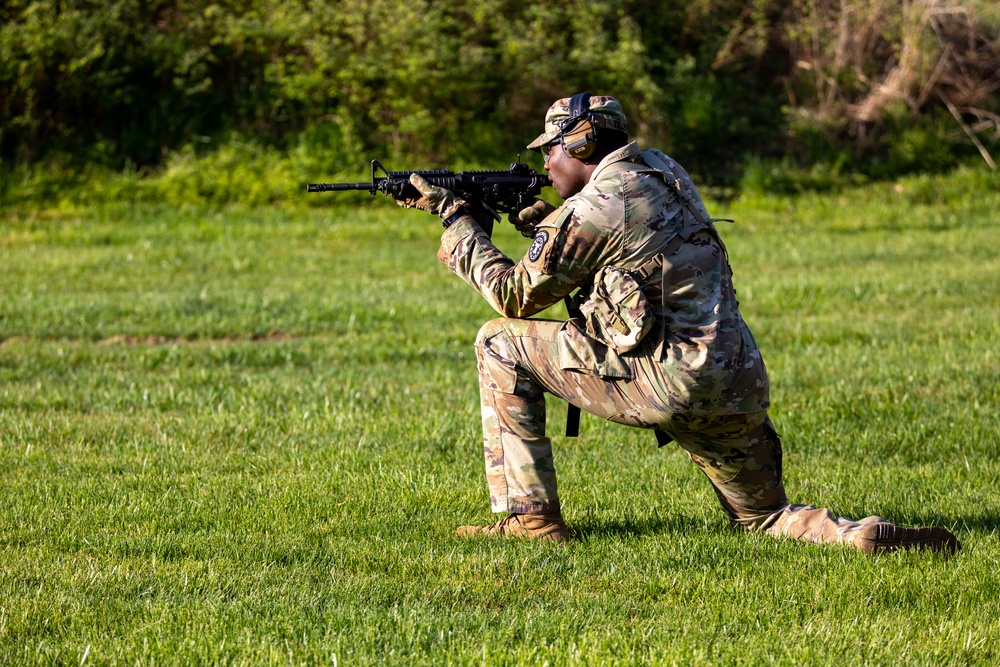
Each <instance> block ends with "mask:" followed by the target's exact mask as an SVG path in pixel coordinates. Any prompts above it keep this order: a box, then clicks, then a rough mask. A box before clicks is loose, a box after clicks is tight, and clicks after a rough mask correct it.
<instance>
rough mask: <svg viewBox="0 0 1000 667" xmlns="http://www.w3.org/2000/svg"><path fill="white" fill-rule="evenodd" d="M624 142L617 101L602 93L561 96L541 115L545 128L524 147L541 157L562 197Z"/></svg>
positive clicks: (625, 136) (577, 187)
mask: <svg viewBox="0 0 1000 667" xmlns="http://www.w3.org/2000/svg"><path fill="white" fill-rule="evenodd" d="M627 143H628V134H627V133H626V132H625V112H624V111H622V105H621V103H620V102H619V101H618V100H616V99H615V98H613V97H608V96H606V95H591V94H590V93H580V94H578V95H574V96H573V97H564V98H562V99H560V100H557V101H556V103H555V104H553V105H552V106H551V107H549V110H548V112H547V113H546V114H545V131H544V132H542V133H541V134H540V135H538V137H537V138H536V139H535V140H534V141H532V142H531V143H530V144H528V148H529V149H530V150H533V151H538V152H540V153H542V154H543V155H544V156H545V168H546V169H547V170H548V171H549V176H550V178H551V179H552V184H553V186H554V187H555V188H556V190H557V191H558V192H559V195H560V196H561V197H563V198H566V197H569V196H571V195H574V194H576V193H577V192H579V191H580V190H581V189H583V186H584V185H586V183H587V181H588V180H590V174H591V173H593V170H594V167H596V166H597V164H598V163H599V162H600V161H601V160H602V159H603V158H604V157H605V156H607V155H608V154H609V153H612V152H614V151H615V150H617V149H619V148H621V147H622V146H624V145H625V144H627Z"/></svg>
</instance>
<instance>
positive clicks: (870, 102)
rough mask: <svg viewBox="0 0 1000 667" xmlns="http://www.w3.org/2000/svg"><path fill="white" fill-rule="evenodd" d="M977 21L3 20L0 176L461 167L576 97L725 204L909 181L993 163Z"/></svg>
mask: <svg viewBox="0 0 1000 667" xmlns="http://www.w3.org/2000/svg"><path fill="white" fill-rule="evenodd" d="M996 13H997V10H996V8H995V7H993V5H992V4H991V3H987V2H980V1H979V0H966V1H965V2H964V3H963V2H954V3H946V2H944V1H943V0H880V1H878V2H875V3H861V2H852V1H850V0H844V1H838V2H833V1H832V0H692V1H690V2H688V3H684V4H679V3H662V2H652V1H651V0H594V1H591V2H582V3H557V2H549V1H546V0H494V1H492V2H487V1H485V0H455V1H451V2H440V1H439V0H405V1H404V0H366V2H361V3H358V2H346V1H341V0H298V1H297V2H292V3H288V2H278V1H277V0H218V1H213V0H102V1H101V2H97V1H96V0H8V1H7V2H6V3H4V5H3V6H2V7H0V21H2V25H0V128H2V129H0V159H2V160H3V162H4V163H5V164H6V165H8V166H10V165H12V164H26V163H37V162H39V161H44V160H50V159H53V157H54V156H58V157H60V158H61V159H64V160H71V161H76V162H88V163H94V162H96V163H100V164H104V165H108V166H112V167H116V168H120V167H122V166H126V165H137V166H139V167H145V166H151V167H155V166H158V165H162V164H163V163H164V162H165V161H166V159H167V157H168V155H170V154H171V153H172V152H175V151H178V150H181V149H184V148H187V149H188V150H195V151H199V150H207V149H211V148H212V147H215V146H218V145H219V143H220V142H222V143H225V142H227V141H232V140H233V139H232V137H234V136H240V137H253V138H254V140H255V141H260V142H264V143H265V144H267V145H268V146H271V147H274V148H276V149H279V150H293V149H295V148H296V147H297V146H298V147H301V146H309V147H310V148H311V149H312V150H319V151H322V152H323V155H324V156H325V158H326V159H329V160H341V161H351V162H355V163H357V162H360V161H361V160H363V159H364V158H365V157H368V156H371V155H372V154H380V155H391V156H393V157H394V158H398V159H410V160H421V161H423V162H432V163H443V162H452V163H456V162H457V163H462V162H465V163H474V162H477V161H481V160H493V159H498V158H500V157H501V156H502V157H504V158H509V157H511V156H512V155H513V153H515V152H516V151H517V150H518V149H520V147H521V146H523V145H524V144H526V143H527V142H528V141H529V140H530V139H531V138H532V137H533V136H534V135H535V134H537V132H538V131H539V129H540V125H541V122H540V121H541V117H542V114H543V113H544V110H545V109H546V108H547V107H548V105H549V104H551V102H552V101H553V100H555V99H556V98H558V97H562V96H566V95H570V94H573V93H575V92H578V91H580V90H590V91H591V92H594V93H610V94H614V95H616V96H617V97H619V98H620V99H621V100H622V101H623V103H624V105H625V107H626V111H627V113H628V114H629V120H630V129H631V132H632V134H633V135H635V136H636V137H637V138H639V139H640V140H642V141H644V142H646V143H649V144H657V145H660V146H661V147H663V148H665V149H667V150H670V151H673V152H675V153H676V154H678V155H684V156H690V157H688V160H687V161H688V162H689V163H692V164H695V163H696V164H697V165H698V167H697V169H698V170H699V171H701V172H702V174H703V175H704V176H708V177H711V178H715V179H716V180H718V181H720V182H726V181H731V180H732V179H733V178H735V177H736V176H737V175H738V174H739V172H740V171H741V169H742V167H743V166H744V165H745V164H746V162H747V161H748V160H750V159H754V158H758V159H759V158H761V157H763V158H782V157H784V158H785V159H790V160H794V161H797V162H799V163H809V162H812V161H816V160H827V161H832V162H837V163H838V164H842V163H844V162H845V161H846V160H852V161H858V162H859V164H868V165H871V164H876V163H878V164H882V165H883V167H884V168H885V169H886V170H888V171H892V170H893V169H896V170H902V171H905V170H908V169H911V168H914V167H915V165H916V164H917V163H918V162H920V160H919V159H918V156H919V155H920V154H922V153H924V152H925V151H926V150H928V149H930V148H933V149H934V155H935V157H936V158H937V159H938V160H944V161H945V162H947V161H948V160H950V159H953V156H954V155H955V153H956V151H957V152H961V151H962V150H972V149H971V148H970V147H972V146H974V145H975V146H976V148H977V149H978V150H979V151H980V153H981V154H984V156H985V155H987V154H988V153H989V148H990V146H992V145H995V144H996V141H997V136H998V131H1000V122H998V121H1000V116H998V115H997V114H998V113H1000V103H998V96H997V90H998V88H1000V76H998V74H997V71H998V70H1000V56H998V52H1000V49H998V34H1000V28H998V24H1000V18H998V17H997V15H996ZM942 118H943V119H944V120H942ZM962 146H965V147H966V148H965V149H963V148H962ZM893 151H895V153H893ZM893 155H896V162H895V163H893V162H892V156H893ZM900 155H910V156H911V157H910V158H908V159H909V162H908V161H907V159H899V156H900ZM866 156H867V157H872V156H874V157H875V162H874V163H873V162H871V160H869V161H868V162H867V163H864V162H863V159H864V158H865V157H866ZM879 160H881V162H879ZM838 161H839V162H838Z"/></svg>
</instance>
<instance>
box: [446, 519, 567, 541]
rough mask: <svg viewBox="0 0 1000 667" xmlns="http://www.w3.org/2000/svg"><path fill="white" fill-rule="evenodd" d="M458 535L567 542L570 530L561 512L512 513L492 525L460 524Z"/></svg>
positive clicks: (456, 532)
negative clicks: (567, 528)
mask: <svg viewBox="0 0 1000 667" xmlns="http://www.w3.org/2000/svg"><path fill="white" fill-rule="evenodd" d="M455 534H456V535H459V536H461V537H469V536H472V535H490V536H502V537H527V538H532V539H538V540H551V541H552V542H565V541H566V540H568V539H569V531H568V530H566V523H565V522H564V521H563V518H562V514H561V513H559V512H549V513H547V514H543V513H531V514H511V515H510V516H507V517H505V518H503V519H500V520H499V521H497V522H496V523H494V524H492V525H490V526H459V528H458V529H457V530H456V531H455Z"/></svg>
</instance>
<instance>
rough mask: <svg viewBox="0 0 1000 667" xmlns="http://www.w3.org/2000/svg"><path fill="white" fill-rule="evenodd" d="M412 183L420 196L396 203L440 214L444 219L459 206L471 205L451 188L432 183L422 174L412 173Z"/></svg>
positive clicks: (399, 200)
mask: <svg viewBox="0 0 1000 667" xmlns="http://www.w3.org/2000/svg"><path fill="white" fill-rule="evenodd" d="M410 185H412V186H413V187H415V188H416V189H417V191H418V192H419V193H420V197H418V198H416V199H414V198H409V197H408V198H406V199H397V200H396V203H397V204H399V205H400V206H402V207H403V208H419V209H420V210H421V211H427V212H428V213H433V214H435V215H439V216H441V218H442V219H444V218H448V217H449V216H451V215H452V214H453V213H455V211H457V210H458V209H459V208H461V207H463V206H464V207H466V208H468V206H469V203H468V202H467V201H465V200H464V199H460V198H459V197H458V196H457V195H456V194H455V193H454V192H452V191H451V190H445V189H444V188H439V187H438V186H436V185H431V184H430V183H428V182H427V179H425V178H424V177H423V176H421V175H420V174H410Z"/></svg>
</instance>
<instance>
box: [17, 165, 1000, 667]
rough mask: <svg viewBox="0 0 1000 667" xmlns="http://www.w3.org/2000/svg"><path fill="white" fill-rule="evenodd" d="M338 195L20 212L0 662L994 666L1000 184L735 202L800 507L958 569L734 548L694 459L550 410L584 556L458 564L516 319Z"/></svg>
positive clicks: (431, 233) (501, 234)
mask: <svg viewBox="0 0 1000 667" xmlns="http://www.w3.org/2000/svg"><path fill="white" fill-rule="evenodd" d="M312 196H313V195H310V197H312ZM303 197H304V195H303ZM327 201H328V202H329V203H330V204H331V207H330V208H318V207H315V206H314V207H312V208H304V207H303V208H301V209H292V208H290V207H289V206H290V205H289V206H286V207H278V206H276V207H275V208H273V209H255V210H239V209H224V210H205V209H201V208H192V209H184V208H180V209H178V208H177V207H168V206H154V205H150V204H142V205H127V204H124V203H123V204H119V205H101V206H97V207H92V208H88V207H86V206H82V205H75V206H74V205H71V204H67V203H63V204H60V205H54V206H53V207H52V208H47V209H30V208H29V209H28V210H24V209H23V208H22V210H14V209H13V208H11V207H7V208H4V209H2V218H0V663H3V664H19V665H32V664H45V665H48V664H67V665H83V664H88V665H89V664H95V665H99V664H130V665H132V664H157V665H160V664H192V663H200V664H306V665H319V664H325V665H387V664H396V665H410V664H447V665H457V664H474V665H478V664H490V665H507V664H524V665H542V664H548V665H605V664H636V665H642V664H684V665H687V664H692V665H698V664H705V665H709V664H711V665H717V664H723V665H759V664H780V665H856V664H872V665H875V664H879V665H899V664H913V665H967V664H968V665H995V664H997V663H998V662H1000V536H998V528H1000V416H998V413H1000V409H998V408H1000V217H998V213H997V211H998V210H1000V180H998V179H997V178H996V177H995V176H992V175H989V174H987V173H984V172H982V171H979V170H977V169H965V170H962V171H960V172H958V173H956V174H954V175H952V176H949V177H937V178H932V177H914V178H909V179H904V180H901V181H900V182H898V183H889V184H884V185H878V186H868V187H863V188H859V189H856V190H852V191H850V192H847V193H843V194H805V195H800V196H797V197H776V196H774V197H763V196H755V197H749V196H747V197H744V198H742V199H740V200H737V201H735V202H731V203H725V204H716V205H714V206H713V207H712V212H713V213H714V214H716V215H721V216H725V217H734V218H736V220H737V222H736V223H735V224H734V225H732V226H730V225H726V224H725V223H722V224H721V225H720V231H721V233H722V234H723V236H724V238H725V239H726V241H727V244H728V248H729V253H730V257H731V260H732V263H733V266H734V269H735V274H736V283H737V289H738V291H739V295H740V300H741V304H742V308H743V311H744V316H745V318H746V319H747V321H748V322H749V324H750V326H751V328H752V329H753V330H754V333H755V335H756V338H757V341H758V343H759V344H760V346H761V348H762V349H763V352H764V356H765V359H766V361H767V364H768V368H769V371H770V375H771V379H772V402H773V408H772V418H773V419H774V421H775V424H776V426H777V428H778V430H779V432H780V433H781V434H782V437H783V441H784V443H785V472H786V485H787V487H788V491H789V495H790V496H791V498H792V500H793V501H794V502H802V503H811V504H815V505H820V506H825V507H830V508H832V509H833V510H834V511H836V512H838V513H840V514H843V515H847V516H852V517H862V516H866V515H869V514H880V515H881V516H884V517H886V518H889V519H892V520H895V521H898V522H902V523H906V524H926V523H935V524H940V525H945V526H948V527H949V528H951V529H953V530H954V531H955V532H956V533H957V534H958V536H959V539H960V540H961V542H962V545H963V549H962V551H961V553H960V554H959V555H957V556H956V557H952V558H947V557H941V556H939V555H935V554H926V553H906V554H892V555H885V556H879V557H866V556H864V555H862V554H860V553H858V552H856V551H853V550H851V549H848V548H844V547H833V546H815V545H808V544H802V543H795V542H791V541H784V540H782V541H779V540H774V539H772V538H769V537H766V536H760V535H751V534H745V533H741V532H738V531H735V530H733V529H731V528H730V527H729V526H728V524H727V522H726V520H725V518H724V516H723V514H722V512H721V510H720V509H719V507H718V505H717V503H716V500H715V498H714V494H713V493H712V491H711V489H710V488H709V486H708V483H707V481H706V480H705V479H704V478H703V477H702V476H701V475H700V473H699V472H698V471H697V469H696V468H695V467H694V466H693V465H692V464H691V463H690V461H689V460H688V459H687V458H686V457H685V456H684V454H683V452H682V451H680V450H679V449H678V448H675V447H667V448H664V449H657V447H656V445H655V440H654V438H653V437H652V434H651V433H644V432H640V431H636V430H630V429H627V428H625V427H621V426H617V425H614V424H608V423H604V422H601V421H600V420H599V419H597V418H594V417H588V416H584V419H583V423H582V435H581V437H579V438H577V439H567V438H564V437H561V432H562V428H563V419H564V416H565V408H564V406H563V405H562V404H560V403H558V402H555V401H553V402H551V403H550V417H551V419H550V421H551V431H552V433H553V434H555V436H556V437H555V438H554V446H555V450H556V464H557V467H558V470H559V474H560V484H561V493H562V496H563V499H564V512H565V515H566V518H567V521H568V523H569V524H570V527H571V532H572V534H573V537H574V540H573V542H572V543H571V544H569V545H567V546H564V547H560V546H554V545H548V544H537V543H525V542H518V541H493V540H484V539H466V540H462V539H458V538H456V537H454V536H453V535H452V531H453V530H454V528H455V526H457V525H460V524H462V523H467V522H486V521H490V520H491V519H492V515H491V514H490V512H489V504H488V499H487V494H486V490H485V484H484V476H483V464H482V460H481V444H480V438H481V435H480V430H479V428H480V427H479V417H478V413H479V408H478V389H477V381H476V369H475V355H474V351H473V341H474V340H475V336H476V333H477V331H478V329H479V327H480V326H481V324H482V323H483V322H485V321H486V320H487V319H490V318H491V317H494V316H495V315H494V314H493V313H491V311H490V310H489V308H488V307H487V306H486V304H485V302H483V301H482V299H481V298H480V297H478V296H477V295H476V294H475V293H474V292H473V291H472V290H471V289H469V288H468V287H467V286H465V285H464V284H463V283H461V282H460V281H459V280H458V279H456V278H455V277H453V276H452V275H451V274H450V273H448V272H447V270H446V269H445V268H444V267H443V266H441V265H440V264H439V263H438V262H437V260H436V259H435V252H436V248H437V239H438V236H439V227H438V225H437V222H436V221H435V220H434V219H433V218H431V217H430V216H427V215H425V214H422V213H419V212H414V211H401V210H399V209H397V208H395V207H393V206H391V205H388V204H386V203H385V202H383V201H375V200H371V201H369V200H367V199H361V198H359V199H357V200H351V201H352V205H351V206H342V205H340V204H337V207H336V208H334V207H333V205H334V202H335V201H337V200H336V199H335V197H334V196H332V195H331V196H330V197H329V198H328V200H327ZM354 201H358V202H360V203H359V205H358V206H353V202H354ZM310 202H311V203H313V204H315V200H310ZM497 239H498V243H499V244H500V245H501V246H502V247H503V248H504V249H505V250H507V251H508V253H510V254H513V255H518V256H519V255H520V254H521V253H523V252H524V250H525V248H526V245H527V241H526V240H524V239H522V238H521V237H520V236H518V235H517V234H516V233H514V232H513V230H511V228H510V227H509V226H508V225H506V224H504V225H501V226H499V227H498V232H497ZM553 310H554V312H553V313H546V314H545V315H547V316H552V317H563V316H564V311H562V309H561V308H556V309H553Z"/></svg>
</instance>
